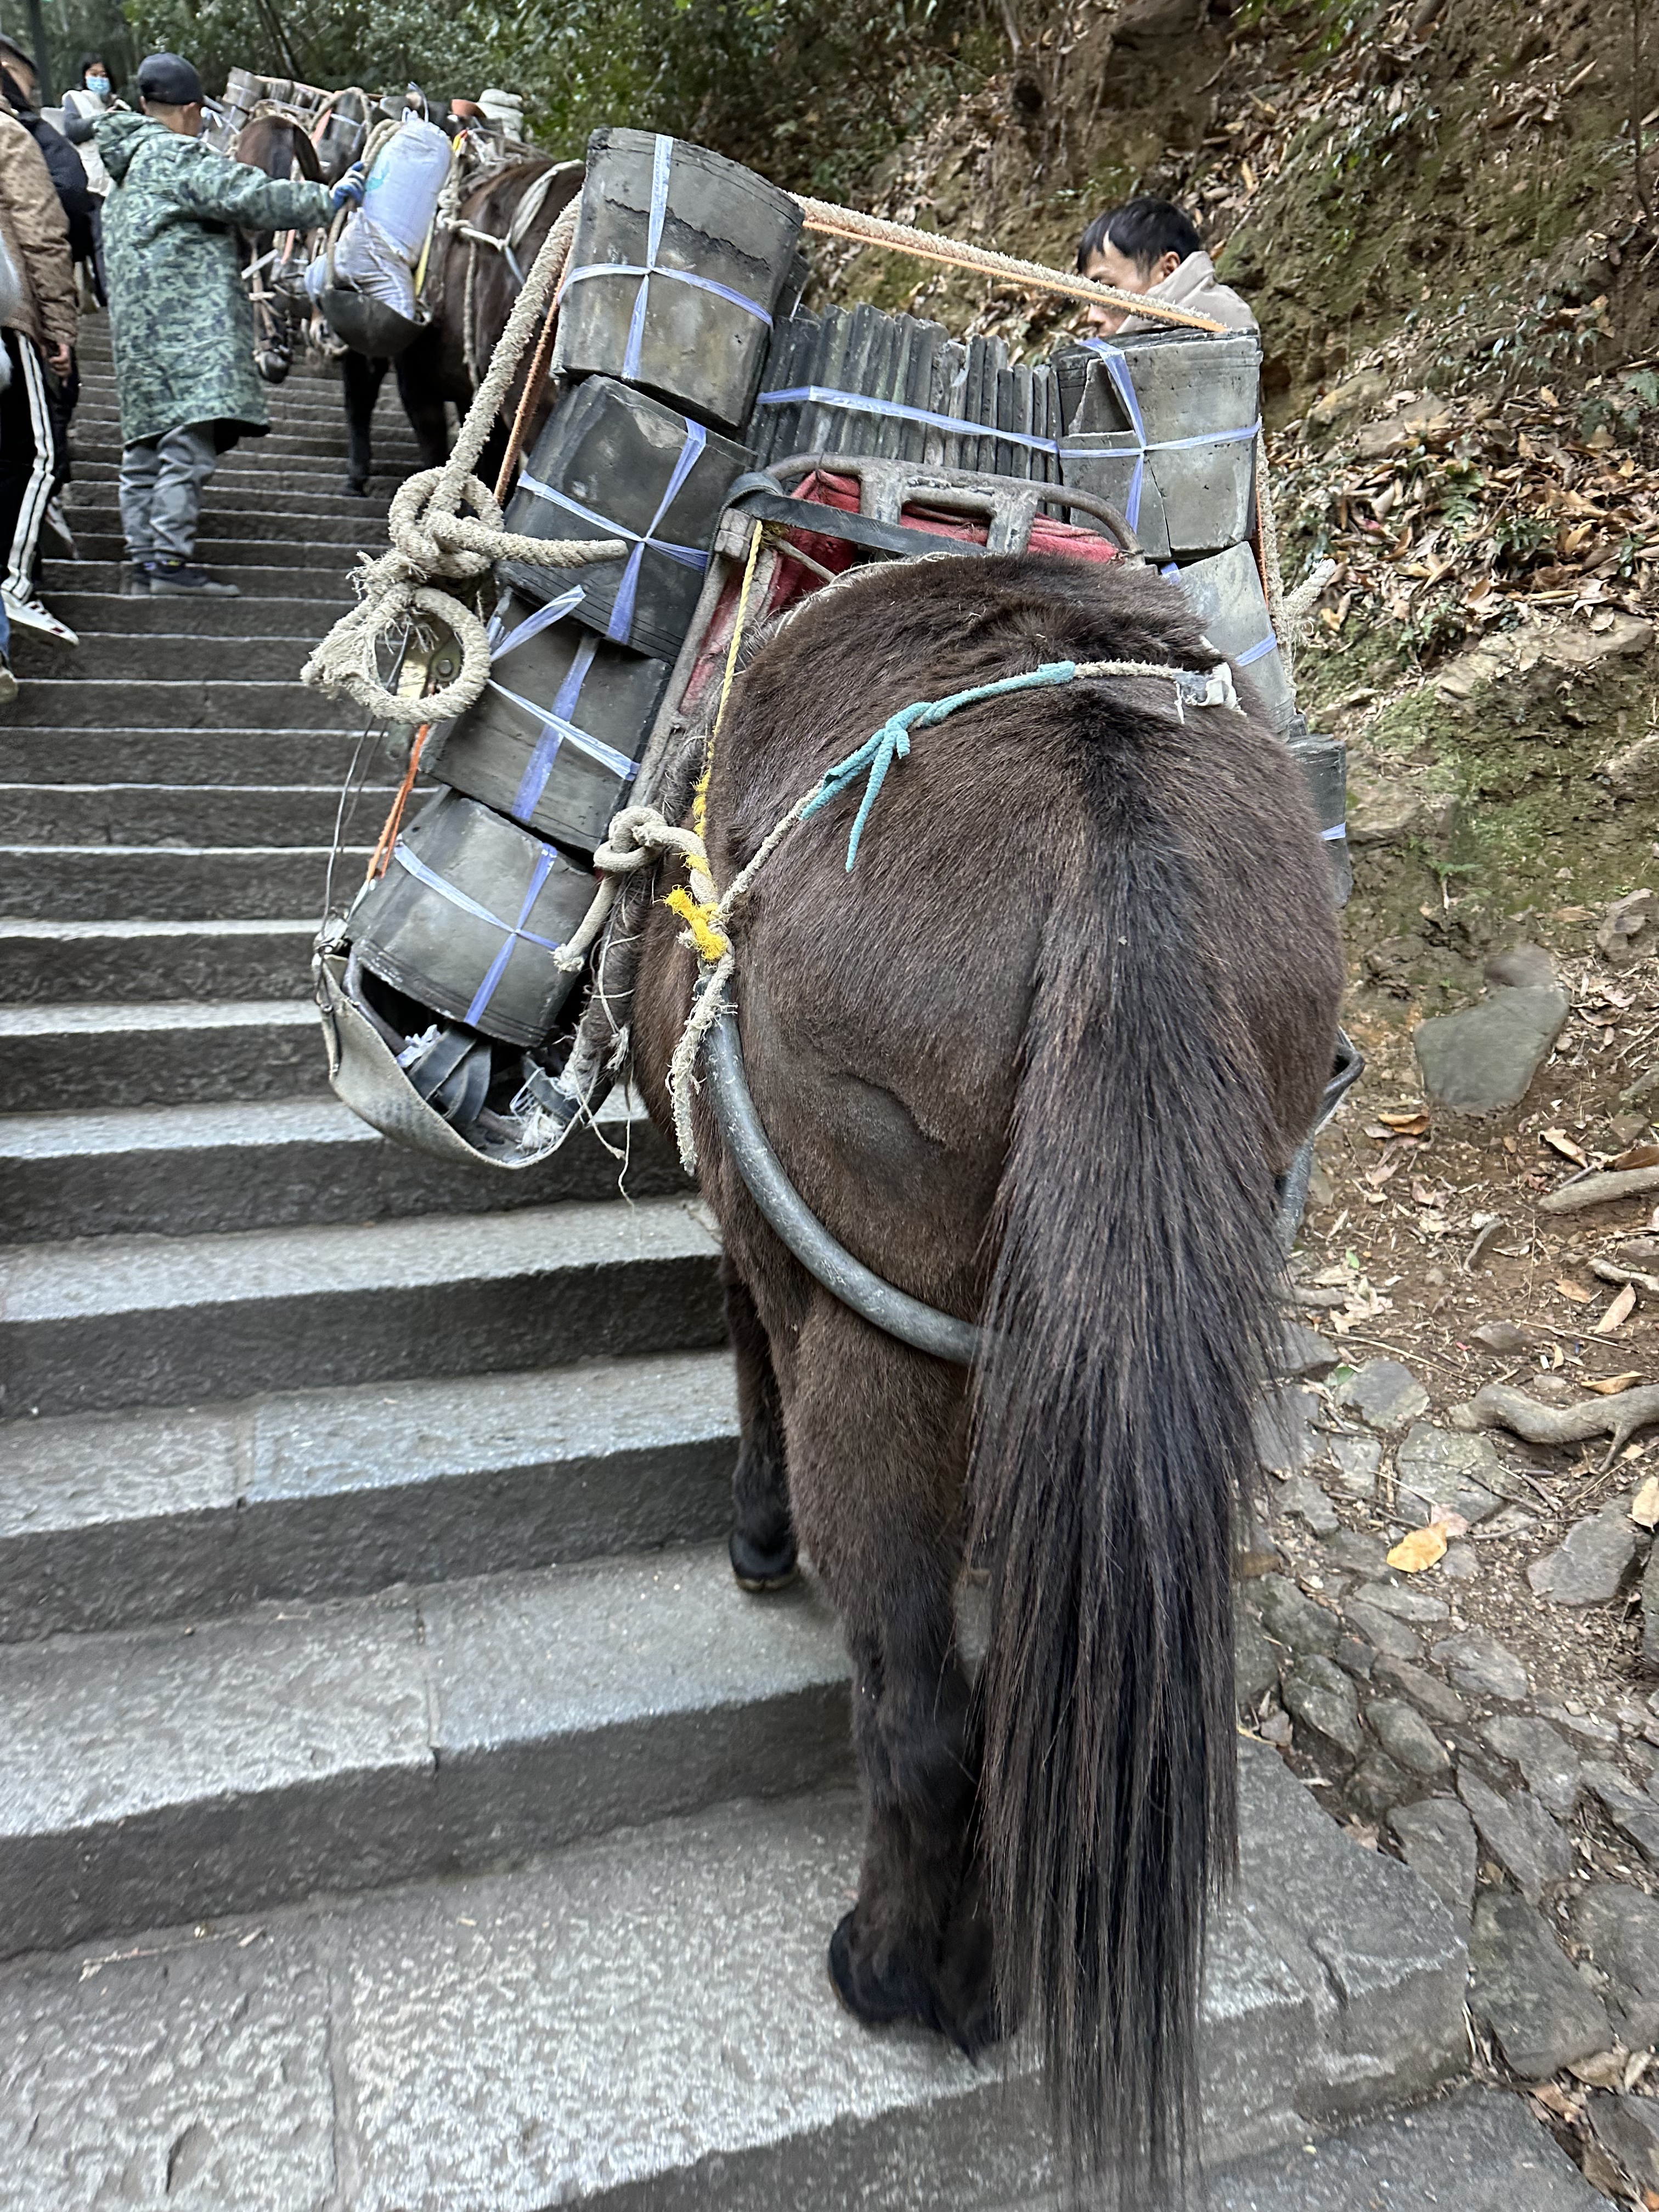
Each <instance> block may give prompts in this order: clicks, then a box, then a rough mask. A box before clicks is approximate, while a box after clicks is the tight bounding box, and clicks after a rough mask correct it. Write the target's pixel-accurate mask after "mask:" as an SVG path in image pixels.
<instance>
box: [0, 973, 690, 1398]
mask: <svg viewBox="0 0 1659 2212" xmlns="http://www.w3.org/2000/svg"><path fill="white" fill-rule="evenodd" d="M77 1011H78V1010H77ZM105 1011H106V1012H107V1010H105ZM134 1011H135V1012H137V1011H138V1010H134ZM202 1011H203V1012H208V1011H209V1010H208V1009H203V1010H202ZM284 1011H287V1009H286V1008H285V1009H284ZM293 1011H294V1012H295V1013H297V1014H298V1015H300V1016H301V1018H306V1019H308V1021H309V1022H310V1023H311V1024H314V1022H315V1015H314V1013H313V1012H312V1010H311V1009H309V1008H307V1007H303V1006H301V1007H295V1009H294V1010H293ZM0 1017H3V1018H7V1019H15V1018H16V1017H15V1016H8V1015H6V1014H5V1010H3V1009H0ZM0 1034H3V1031H0ZM311 1049H312V1051H313V1054H314V1055H315V1060H316V1065H317V1066H318V1067H319V1070H320V1069H321V1068H322V1066H323V1065H324V1062H323V1053H322V1048H321V1042H320V1039H319V1037H318V1036H317V1035H316V1033H315V1030H314V1027H313V1036H312V1039H311ZM284 1073H287V1074H288V1077H289V1080H288V1082H287V1084H286V1085H284V1088H285V1089H287V1090H289V1091H291V1090H292V1089H293V1088H295V1085H294V1083H293V1078H292V1071H291V1070H288V1071H284ZM250 1087H252V1086H250ZM695 1206H696V1201H693V1200H686V1199H681V1198H653V1199H647V1200H642V1201H641V1203H640V1204H638V1205H636V1206H631V1207H630V1206H619V1205H617V1203H616V1202H615V1201H614V1200H610V1201H606V1202H605V1203H601V1204H597V1205H589V1204H571V1205H563V1206H540V1207H534V1208H528V1209H526V1211H525V1212H519V1213H497V1214H488V1213H486V1214H471V1215H462V1216H447V1215H446V1216H436V1217H428V1218H423V1219H419V1220H407V1221H382V1222H373V1223H359V1224H354V1225H350V1226H342V1227H323V1228H318V1227H306V1228H299V1229H271V1230H251V1231H243V1232H240V1233H238V1234H235V1235H233V1236H217V1237H88V1238H86V1239H84V1240H83V1241H82V1242H80V1243H70V1244H15V1245H11V1246H9V1247H7V1248H5V1249H3V1250H0V1346H3V1348H4V1352H5V1358H4V1361H3V1364H0V1372H3V1373H4V1375H5V1376H6V1378H7V1385H8V1391H7V1397H6V1410H7V1412H8V1413H9V1414H11V1415H14V1416H16V1415H21V1414H25V1413H27V1414H28V1415H30V1416H31V1417H33V1415H35V1414H36V1413H42V1414H46V1413H99V1412H105V1411H108V1410H109V1409H111V1408H112V1407H119V1406H174V1405H183V1404H186V1403H190V1402H192V1401H197V1400H201V1399H206V1398H240V1397H248V1396H252V1395H256V1394H258V1392H260V1391H264V1390H292V1389H301V1388H305V1389H329V1388H331V1387H333V1386H334V1385H336V1384H343V1383H368V1382H373V1381H377V1380H380V1379H382V1378H384V1379H385V1380H386V1381H388V1382H404V1381H408V1380H410V1379H412V1378H414V1377H416V1376H441V1375H466V1374H481V1375H483V1374H491V1375H493V1374H499V1373H501V1371H502V1370H505V1369H508V1368H513V1367H526V1366H530V1365H532V1364H540V1363H543V1362H554V1363H558V1364H564V1363H566V1362H568V1361H570V1360H574V1359H589V1358H598V1357H599V1356H600V1355H602V1354H604V1355H609V1354H616V1353H643V1352H675V1351H688V1350H697V1349H702V1348H705V1347H707V1346H710V1345H714V1344H718V1343H719V1342H720V1340H721V1337H722V1334H723V1331H724V1325H725V1324H724V1318H723V1309H722V1306H721V1302H720V1293H719V1291H718V1289H717V1287H716V1284H715V1262H716V1260H717V1258H718V1255H719V1244H718V1241H717V1239H716V1238H715V1237H714V1233H713V1231H712V1230H710V1229H709V1228H708V1227H707V1226H705V1225H704V1222H703V1219H702V1216H701V1215H700V1213H699V1212H696V1210H695Z"/></svg>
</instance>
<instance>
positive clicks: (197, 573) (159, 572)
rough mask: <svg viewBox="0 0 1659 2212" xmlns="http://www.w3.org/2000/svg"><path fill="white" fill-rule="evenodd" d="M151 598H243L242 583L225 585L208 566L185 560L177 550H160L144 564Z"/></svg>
mask: <svg viewBox="0 0 1659 2212" xmlns="http://www.w3.org/2000/svg"><path fill="white" fill-rule="evenodd" d="M144 574H146V575H147V576H148V577H149V591H150V597H151V598H152V599H240V598H241V596H242V592H241V586H240V585H239V584H222V583H220V582H219V580H218V579H217V578H216V577H214V576H210V575H209V574H208V572H207V570H206V569H205V568H197V567H196V565H195V564H194V562H190V561H185V560H182V559H181V558H180V557H179V555H178V554H177V553H158V554H156V556H155V558H154V559H153V560H149V561H146V562H145V563H144Z"/></svg>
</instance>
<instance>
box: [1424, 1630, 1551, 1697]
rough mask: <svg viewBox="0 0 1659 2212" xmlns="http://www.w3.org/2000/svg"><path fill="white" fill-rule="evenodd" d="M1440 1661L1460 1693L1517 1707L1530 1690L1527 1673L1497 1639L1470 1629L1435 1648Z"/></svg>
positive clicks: (1449, 1637)
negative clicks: (1496, 1699)
mask: <svg viewBox="0 0 1659 2212" xmlns="http://www.w3.org/2000/svg"><path fill="white" fill-rule="evenodd" d="M1430 1656H1431V1657H1432V1658H1435V1659H1437V1660H1438V1661H1439V1662H1440V1664H1441V1665H1442V1666H1443V1668H1445V1670H1446V1672H1447V1673H1448V1674H1449V1675H1450V1676H1451V1678H1452V1680H1453V1681H1454V1682H1455V1683H1456V1685H1457V1686H1458V1688H1459V1689H1460V1690H1468V1692H1470V1694H1471V1695H1472V1696H1474V1697H1477V1698H1501V1699H1503V1700H1504V1703H1505V1704H1506V1705H1516V1704H1517V1703H1518V1702H1519V1701H1520V1700H1521V1699H1522V1698H1524V1697H1526V1696H1527V1695H1528V1693H1529V1692H1530V1691H1531V1688H1532V1684H1531V1682H1530V1681H1529V1680H1528V1676H1527V1670H1526V1668H1524V1667H1523V1666H1522V1664H1521V1662H1520V1661H1519V1660H1518V1659H1517V1658H1516V1656H1515V1654H1514V1652H1513V1651H1510V1650H1508V1649H1507V1648H1506V1647H1505V1646H1504V1644H1500V1643H1498V1640H1497V1638H1495V1637H1492V1636H1483V1635H1481V1634H1480V1633H1479V1632H1476V1631H1474V1630H1470V1631H1468V1632H1465V1633H1464V1634H1462V1635H1460V1636H1448V1637H1446V1638H1444V1639H1443V1641H1442V1642H1441V1643H1438V1644H1436V1645H1435V1646H1434V1649H1433V1650H1432V1652H1431V1655H1430Z"/></svg>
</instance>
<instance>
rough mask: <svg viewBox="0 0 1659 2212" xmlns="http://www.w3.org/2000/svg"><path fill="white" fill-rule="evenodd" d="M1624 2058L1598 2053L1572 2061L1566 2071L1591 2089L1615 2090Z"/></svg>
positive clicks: (1619, 2053)
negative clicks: (1592, 2056)
mask: <svg viewBox="0 0 1659 2212" xmlns="http://www.w3.org/2000/svg"><path fill="white" fill-rule="evenodd" d="M1625 2058H1626V2053H1625V2052H1624V2051H1597V2052H1596V2054H1595V2057H1594V2058H1575V2059H1573V2060H1572V2061H1571V2063H1570V2064H1569V2065H1568V2068H1567V2071H1568V2073H1569V2074H1571V2075H1572V2076H1573V2078H1574V2080H1575V2081H1588V2082H1589V2085H1590V2087H1591V2088H1592V2089H1616V2088H1617V2087H1619V2085H1620V2082H1621V2081H1623V2080H1624V2078H1625ZM1614 2179H1615V2181H1616V2179H1617V2177H1616V2176H1615V2177H1614Z"/></svg>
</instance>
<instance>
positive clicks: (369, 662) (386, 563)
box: [300, 201, 628, 723]
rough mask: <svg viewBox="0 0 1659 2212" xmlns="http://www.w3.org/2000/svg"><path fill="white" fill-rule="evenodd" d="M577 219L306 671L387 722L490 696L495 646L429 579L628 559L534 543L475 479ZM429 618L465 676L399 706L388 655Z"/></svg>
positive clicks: (556, 234)
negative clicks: (448, 635)
mask: <svg viewBox="0 0 1659 2212" xmlns="http://www.w3.org/2000/svg"><path fill="white" fill-rule="evenodd" d="M576 211H577V210H576V203H575V202H574V201H573V202H572V203H571V204H570V206H569V207H568V208H567V209H565V210H564V211H563V213H562V215H561V216H559V219H558V221H557V222H556V223H555V224H554V225H553V227H552V228H551V229H550V231H549V232H548V234H547V237H546V239H545V240H544V242H543V245H542V249H541V252H539V253H538V255H537V256H536V258H535V261H534V263H533V264H532V266H531V270H530V273H529V275H528V276H526V279H525V284H524V289H523V290H522V291H521V292H520V295H519V296H518V299H517V300H516V301H514V303H513V312H512V313H511V314H510V315H509V316H508V317H507V327H506V329H505V330H504V331H502V332H501V338H500V341H499V343H497V345H496V347H495V352H494V353H493V354H492V356H490V362H489V368H488V369H487V370H486V371H485V373H484V378H483V382H482V383H481V384H480V385H479V386H478V388H477V392H475V393H474V394H473V398H472V404H471V407H469V408H468V410H467V411H466V419H465V422H463V423H462V425H461V429H460V435H459V437H458V438H457V439H456V441H455V446H454V450H453V452H452V453H451V454H450V456H449V459H447V461H446V462H445V463H444V465H443V466H442V467H441V469H426V470H423V471H422V472H421V474H420V475H419V476H416V477H410V480H409V482H408V483H406V484H404V486H403V487H402V489H400V490H399V492H398V495H397V497H396V498H395V499H394V500H393V501H392V511H391V513H390V514H389V515H388V517H387V519H386V528H387V534H388V535H389V536H390V538H391V539H392V547H391V550H390V551H389V552H386V553H382V554H381V555H380V557H379V558H378V559H377V560H373V561H371V560H368V559H365V560H364V561H363V562H362V564H361V566H360V567H359V568H358V571H357V574H356V586H357V590H358V592H359V594H360V596H359V599H358V603H357V605H356V606H355V607H353V608H352V609H351V610H350V611H349V613H347V614H344V615H342V616H341V617H340V619H339V621H338V622H337V623H335V625H334V627H333V629H331V630H330V632H329V633H328V635H327V636H326V637H325V638H324V640H323V641H322V643H321V644H320V645H319V646H318V647H317V648H316V650H315V652H313V654H312V655H311V658H310V659H308V660H307V663H306V665H305V666H304V667H303V668H302V669H301V671H300V680H301V683H302V684H311V685H312V686H313V688H314V689H316V690H319V691H326V692H328V693H329V694H330V695H331V696H332V697H335V698H341V697H343V698H348V699H350V700H352V701H354V702H355V703H356V705H357V706H359V707H361V708H362V710H363V712H364V713H365V714H368V715H370V716H372V717H373V718H374V720H378V721H386V722H416V723H418V722H445V721H449V720H452V719H453V717H454V716H455V715H457V714H464V713H465V710H466V709H467V708H469V707H471V705H473V704H474V702H476V701H477V700H478V699H480V698H482V697H483V690H484V686H485V684H487V683H488V682H489V637H488V636H487V635H486V634H485V630H484V626H483V623H482V622H481V621H480V620H479V619H478V617H477V614H476V613H474V611H473V610H472V609H471V607H469V606H467V605H465V604H464V603H463V602H462V601H461V600H460V599H457V598H456V597H455V596H454V594H453V592H444V591H439V590H437V589H435V587H434V586H433V585H432V582H431V579H432V578H434V577H436V576H445V577H455V578H461V577H467V576H477V575H481V574H483V571H484V570H485V569H486V568H489V564H490V562H492V561H533V562H538V564H539V565H541V566H542V567H544V568H580V567H582V566H585V565H586V563H587V562H591V561H620V560H622V559H623V558H624V557H625V556H626V554H627V551H628V548H627V546H626V545H625V544H623V541H622V539H621V538H527V537H525V536H523V535H521V534H520V533H519V532H512V531H507V530H506V529H504V528H503V527H502V513H501V504H500V502H499V501H497V499H496V498H495V495H494V493H493V492H491V491H490V489H489V487H488V486H487V485H486V484H483V483H481V482H480V481H479V479H478V478H477V476H475V475H474V473H473V470H474V468H475V466H476V465H477V459H478V456H479V454H480V453H482V452H483V447H484V441H485V440H486V439H487V438H488V437H489V430H490V425H491V424H492V423H493V422H494V421H495V416H496V413H497V411H498V410H499V409H500V406H501V401H502V400H503V399H504V398H505V397H506V395H507V387H508V386H510V384H511V383H512V381H513V372H514V371H515V370H516V369H517V368H518V365H519V362H520V356H522V355H523V353H524V350H525V348H526V346H527V345H528V343H529V342H530V338H531V335H532V332H533V331H534V330H535V328H536V325H537V324H538V321H539V320H540V319H541V317H542V315H543V313H544V311H545V310H546V309H547V307H548V306H549V303H550V301H551V300H552V298H553V295H554V294H555V292H556V289H557V286H558V283H559V280H560V278H561V277H562V275H563V273H564V265H565V263H566V261H567V260H568V258H569V252H570V242H571V240H572V239H573V238H574V235H575V230H576ZM462 501H465V503H466V504H467V505H468V506H469V507H471V509H472V514H471V516H467V515H464V514H462V513H459V508H460V506H461V503H462ZM421 615H425V616H427V617H430V618H431V619H432V620H433V621H435V622H439V623H444V624H445V625H446V626H447V628H448V629H451V630H452V631H453V633H454V635H455V639H456V641H457V643H458V644H459V647H460V648H461V666H460V672H459V675H457V676H456V677H455V678H454V680H453V682H452V683H450V684H447V685H445V686H444V688H443V689H442V690H438V691H434V692H430V693H428V695H427V696H425V697H424V698H416V699H404V698H400V697H399V696H398V694H397V693H396V692H395V691H392V690H389V689H388V688H387V686H386V684H385V683H384V682H383V681H382V679H381V676H380V648H381V647H382V646H383V645H385V644H388V643H389V644H392V645H393V646H395V644H396V643H397V642H398V641H399V640H401V639H402V637H403V636H404V635H405V634H406V632H407V631H408V629H409V628H410V624H411V623H413V622H414V620H415V619H416V617H418V616H421Z"/></svg>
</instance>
